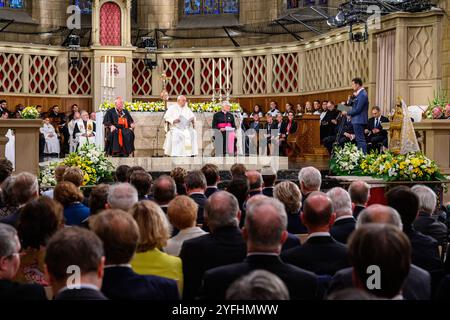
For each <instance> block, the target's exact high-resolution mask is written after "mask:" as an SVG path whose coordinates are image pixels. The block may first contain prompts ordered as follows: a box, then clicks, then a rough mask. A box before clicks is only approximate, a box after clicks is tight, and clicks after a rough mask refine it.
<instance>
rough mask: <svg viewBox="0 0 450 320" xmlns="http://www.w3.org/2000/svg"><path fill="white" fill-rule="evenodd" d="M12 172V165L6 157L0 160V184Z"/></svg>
mask: <svg viewBox="0 0 450 320" xmlns="http://www.w3.org/2000/svg"><path fill="white" fill-rule="evenodd" d="M12 172H13V166H12V163H11V161H9V160H8V159H1V160H0V184H1V183H3V181H5V180H6V178H8V177H9V176H10V175H11V174H12Z"/></svg>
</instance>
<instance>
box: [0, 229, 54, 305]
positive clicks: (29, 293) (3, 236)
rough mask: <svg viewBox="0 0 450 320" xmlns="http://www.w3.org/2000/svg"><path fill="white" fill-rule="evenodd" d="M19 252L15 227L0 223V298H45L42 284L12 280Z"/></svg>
mask: <svg viewBox="0 0 450 320" xmlns="http://www.w3.org/2000/svg"><path fill="white" fill-rule="evenodd" d="M19 252H20V242H19V239H18V237H17V231H16V229H14V228H13V227H12V226H10V225H6V224H3V223H0V260H1V261H2V267H1V268H0V300H1V301H5V300H47V297H46V295H45V290H44V288H43V287H42V286H39V285H34V284H19V283H16V282H13V278H14V277H15V276H16V273H17V271H18V266H19V265H20V254H19Z"/></svg>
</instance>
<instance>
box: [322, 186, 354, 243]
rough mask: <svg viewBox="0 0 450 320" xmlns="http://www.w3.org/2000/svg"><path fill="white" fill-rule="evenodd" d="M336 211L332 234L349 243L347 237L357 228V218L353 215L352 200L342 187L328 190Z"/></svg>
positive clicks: (337, 238)
mask: <svg viewBox="0 0 450 320" xmlns="http://www.w3.org/2000/svg"><path fill="white" fill-rule="evenodd" d="M327 195H328V197H330V199H331V203H332V204H333V210H334V212H335V213H336V220H335V221H334V224H333V226H332V227H331V229H330V233H331V236H332V237H333V238H334V239H335V240H337V241H339V242H341V243H347V239H348V237H349V236H350V234H352V232H353V230H355V224H356V220H355V218H354V217H353V211H352V200H351V199H350V195H349V194H348V192H347V191H345V190H344V189H342V188H333V189H331V190H330V191H328V192H327Z"/></svg>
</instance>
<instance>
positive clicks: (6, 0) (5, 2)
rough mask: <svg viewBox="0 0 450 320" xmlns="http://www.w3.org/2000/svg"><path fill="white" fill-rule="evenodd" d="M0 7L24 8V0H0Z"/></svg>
mask: <svg viewBox="0 0 450 320" xmlns="http://www.w3.org/2000/svg"><path fill="white" fill-rule="evenodd" d="M0 7H3V8H13V9H23V8H24V0H0Z"/></svg>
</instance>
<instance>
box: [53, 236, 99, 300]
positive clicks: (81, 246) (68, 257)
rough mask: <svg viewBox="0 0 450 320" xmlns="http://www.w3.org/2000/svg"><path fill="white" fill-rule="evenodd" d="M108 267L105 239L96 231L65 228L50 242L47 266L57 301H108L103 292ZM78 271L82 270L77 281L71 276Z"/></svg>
mask: <svg viewBox="0 0 450 320" xmlns="http://www.w3.org/2000/svg"><path fill="white" fill-rule="evenodd" d="M75 266H76V268H74V267H75ZM104 266H105V257H104V251H103V244H102V241H101V240H100V239H99V237H98V236H97V235H95V233H93V232H92V231H89V230H86V229H82V228H78V227H72V228H65V229H62V230H60V231H58V232H57V233H56V234H55V235H54V236H53V237H52V238H51V239H50V241H49V243H48V245H47V253H46V256H45V267H46V271H47V277H48V279H49V282H50V285H51V287H52V291H53V294H54V299H55V300H107V298H106V297H105V296H104V295H103V293H102V292H100V288H101V286H102V279H103V275H104ZM74 272H80V273H81V274H80V276H79V277H78V278H77V281H79V282H77V283H76V282H75V281H74V279H72V280H71V279H69V278H70V277H73V273H74Z"/></svg>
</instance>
